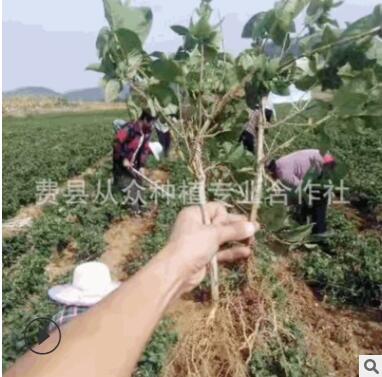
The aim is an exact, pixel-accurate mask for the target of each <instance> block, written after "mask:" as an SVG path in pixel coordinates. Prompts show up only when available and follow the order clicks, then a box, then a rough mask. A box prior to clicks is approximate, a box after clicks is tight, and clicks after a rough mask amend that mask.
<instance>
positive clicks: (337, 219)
mask: <svg viewBox="0 0 382 377" xmlns="http://www.w3.org/2000/svg"><path fill="white" fill-rule="evenodd" d="M279 111H283V109H279ZM285 111H287V108H286V110H285ZM113 115H114V116H115V117H116V116H117V115H120V114H101V115H100V116H99V117H98V115H97V114H87V115H81V117H80V120H81V122H82V123H81V124H82V125H84V127H85V129H92V126H91V125H94V124H98V125H99V130H103V132H104V135H105V137H104V139H105V140H103V141H102V143H100V142H99V141H97V145H96V146H95V145H93V146H92V147H91V149H88V151H90V152H87V153H90V154H91V155H93V154H95V155H97V156H102V155H104V154H105V153H107V151H108V150H109V148H110V135H109V132H110V127H109V124H110V119H112V118H114V116H113ZM70 118H71V117H69V119H70ZM42 119H44V118H42ZM48 119H56V117H55V116H54V117H52V118H50V117H48ZM75 119H78V118H77V117H75ZM56 121H57V122H58V120H56ZM77 121H78V120H77ZM103 123H104V124H103ZM33 124H34V125H35V127H37V121H36V123H32V127H33ZM102 124H103V125H102ZM79 134H81V133H79ZM98 134H99V132H98ZM26 135H27V134H24V136H22V135H19V140H21V138H22V137H24V140H25V139H26V138H27V136H26ZM374 136H375V134H373V135H372V134H365V135H362V137H361V138H360V137H358V143H354V142H353V143H352V140H351V138H347V139H346V140H343V138H341V139H339V140H338V143H339V144H338V148H339V150H341V151H343V152H344V151H346V155H347V156H348V161H347V162H348V164H349V165H350V166H354V167H356V166H360V165H359V164H358V161H359V158H361V159H363V160H364V161H367V160H368V158H370V154H368V152H367V150H366V149H365V150H364V152H363V153H361V150H360V148H359V147H358V145H359V144H364V145H367V144H368V143H372V142H373V141H374V142H375V140H377V139H378V138H375V137H374ZM284 137H287V136H285V135H284ZM61 139H62V140H61V141H62V143H63V144H62V145H69V144H70V143H69V141H70V140H72V134H71V133H66V134H62V135H61ZM92 140H94V139H92ZM315 143H316V141H315V135H314V134H307V135H306V139H305V140H304V141H299V143H296V144H295V145H291V146H290V150H294V149H297V148H300V147H304V146H305V145H306V146H310V147H316V146H317V145H316V144H315ZM343 144H345V145H354V147H353V148H352V149H345V148H341V149H340V145H343ZM335 145H337V142H336V143H335ZM89 148H90V146H89ZM96 148H98V150H96ZM39 151H40V149H39ZM356 151H357V153H355V152H356ZM369 153H372V155H375V150H374V152H371V151H370V152H369ZM82 155H83V156H84V157H85V155H84V152H83V151H82ZM174 157H175V156H173V157H172V158H171V160H172V159H174ZM67 158H68V156H67ZM171 160H170V161H167V162H164V163H161V164H160V165H159V166H158V165H157V164H156V163H151V166H150V169H151V170H156V169H160V170H161V171H164V172H170V176H169V178H170V181H171V182H172V183H174V184H179V185H180V184H181V183H182V182H184V181H185V180H188V179H191V178H190V175H189V172H188V171H187V169H186V167H185V166H184V165H183V164H182V163H180V162H175V161H171ZM86 161H87V162H88V163H87V164H89V163H90V162H91V159H87V160H86ZM87 164H86V163H84V166H86V165H87ZM360 173H361V174H366V173H365V172H364V171H362V169H361V171H360ZM367 174H368V177H369V178H368V180H367V181H363V182H360V181H354V182H355V184H354V185H353V183H351V185H350V186H351V191H350V193H349V194H350V195H351V194H353V193H354V192H356V193H357V194H360V193H363V194H365V195H366V194H368V195H370V194H374V195H371V196H370V200H371V203H373V204H374V203H379V202H378V200H379V199H378V198H379V197H380V194H381V193H380V191H378V190H377V191H376V192H370V191H369V181H370V179H372V178H371V177H373V176H378V175H379V174H380V169H378V167H377V168H371V169H370V170H368V171H367ZM110 176H111V164H110V160H109V161H108V162H105V164H104V165H103V166H102V167H100V169H99V170H98V171H96V172H95V174H94V175H92V176H89V177H87V178H86V186H87V190H88V194H89V195H90V197H91V198H94V197H95V195H96V190H97V185H98V182H99V180H101V182H103V187H104V188H106V181H107V179H108V178H110ZM354 176H356V174H354ZM351 182H353V181H351ZM362 183H363V184H362ZM115 195H118V194H115ZM378 195H379V196H378ZM368 198H369V196H368ZM148 200H149V199H148ZM181 208H182V203H181V201H180V200H174V201H172V202H171V203H170V204H169V203H168V202H167V200H164V199H162V200H160V201H159V203H158V207H157V209H156V213H157V215H156V217H155V225H154V227H153V228H151V231H150V233H148V234H147V235H145V236H142V237H141V238H140V239H139V244H138V246H137V250H135V251H134V253H132V254H130V255H129V256H128V258H127V259H126V260H125V261H124V262H123V270H124V271H125V275H124V276H125V278H127V277H128V276H131V275H132V274H133V273H134V272H136V271H137V270H139V268H141V266H143V265H144V264H145V263H147V261H148V260H149V259H150V258H151V257H152V256H153V255H155V253H157V252H158V250H159V249H160V247H161V246H162V245H164V244H165V242H166V239H167V237H168V234H169V230H170V227H171V224H172V222H173V221H174V220H175V217H176V214H177V213H178V211H179V210H180V209H181ZM347 208H348V209H349V208H350V211H351V213H356V214H358V216H361V217H357V219H359V218H360V219H362V216H366V212H365V211H368V212H367V214H368V215H369V216H371V215H372V214H374V211H375V208H376V207H374V206H373V207H372V208H371V207H369V206H368V207H367V208H363V209H362V212H359V211H358V210H357V209H356V208H355V207H351V206H350V207H349V206H347ZM346 215H347V213H346V211H345V212H344V210H343V209H342V208H332V209H331V211H330V217H329V224H330V227H331V229H334V230H335V232H336V234H337V236H336V237H335V238H333V240H332V241H330V243H329V245H327V246H326V249H325V250H323V249H316V250H314V251H310V252H306V251H295V252H293V253H291V254H290V262H291V266H292V267H290V268H292V271H293V275H294V276H295V278H294V279H299V278H301V279H304V280H305V281H306V284H308V285H307V286H310V287H312V289H314V291H315V292H316V293H317V294H318V295H319V297H321V298H325V301H330V302H332V304H331V305H344V304H345V305H351V306H353V307H360V308H366V307H367V308H372V307H376V306H378V305H379V302H380V291H379V289H380V288H379V287H380V286H381V284H382V280H381V277H382V254H381V247H382V246H381V237H380V235H378V233H375V232H374V231H373V229H372V227H371V225H369V226H370V228H367V226H366V228H363V230H360V229H359V228H357V227H358V226H359V223H357V222H355V221H354V219H352V218H351V217H350V219H349V218H348V217H347V216H346ZM126 216H128V212H127V211H126V209H124V208H120V207H119V206H116V205H115V204H113V203H108V204H106V205H105V204H102V205H101V204H99V203H93V202H92V201H91V200H90V201H89V202H88V203H87V204H86V205H85V204H81V203H77V204H67V202H66V201H65V200H64V197H61V198H60V199H59V201H58V204H57V205H56V206H52V207H50V208H47V209H46V210H45V211H44V214H43V216H42V217H41V218H40V219H38V220H37V221H36V222H35V223H34V224H33V226H32V228H31V229H29V230H28V231H27V232H26V233H21V234H20V235H18V236H15V237H13V238H10V239H6V240H4V241H3V328H4V335H3V347H4V348H3V349H4V357H3V366H4V367H6V366H8V365H9V364H10V363H12V362H13V361H14V360H15V359H16V358H17V357H18V356H20V355H21V354H22V353H23V352H25V345H24V343H23V325H24V324H25V323H27V322H28V320H31V319H32V318H34V317H35V316H36V315H39V316H41V315H47V316H49V315H53V314H54V312H55V311H56V310H57V308H56V306H55V305H54V304H53V303H52V302H50V301H49V300H48V299H47V295H46V292H47V289H48V287H49V286H51V285H52V284H56V283H58V282H63V281H67V280H68V279H69V278H70V272H71V271H72V270H73V268H74V266H75V264H76V263H79V262H81V261H88V260H97V259H99V258H100V257H102V255H103V254H104V253H105V252H106V251H107V249H108V245H107V242H105V238H104V234H105V232H107V230H108V229H109V228H110V227H113V223H117V224H118V222H119V221H122V219H123V218H126ZM366 217H367V216H366ZM143 221H145V220H143ZM375 221H376V220H375ZM373 224H374V225H376V224H377V223H373ZM126 231H127V232H129V230H128V229H127V230H126ZM68 255H69V258H68ZM283 255H284V254H283V253H282V254H280V249H279V248H276V249H272V247H270V246H269V244H268V243H267V242H266V241H265V240H264V239H263V238H262V236H259V242H258V246H257V248H256V256H257V259H258V265H257V268H258V272H257V274H258V276H257V277H256V280H257V282H258V284H260V285H261V286H262V287H263V288H262V289H263V291H261V292H258V295H259V297H260V299H261V300H265V301H264V302H263V304H262V305H265V302H267V300H271V299H272V300H275V302H276V309H275V310H276V311H277V313H278V314H277V315H278V316H280V318H284V319H283V320H282V323H279V325H280V326H282V328H283V331H285V334H284V335H283V338H282V348H280V347H281V346H280V344H279V340H278V339H277V338H273V337H271V338H269V339H264V340H263V341H261V342H260V344H259V346H258V348H256V350H254V351H253V355H252V357H251V361H250V363H249V368H250V375H253V376H257V375H259V373H263V374H260V375H264V376H268V375H269V376H270V374H266V373H265V371H266V370H279V369H280V368H281V369H283V368H289V369H290V370H295V373H297V374H296V375H298V376H300V375H301V376H322V377H324V376H326V373H327V369H325V368H326V367H324V365H323V364H322V361H321V360H320V359H319V358H318V357H317V356H314V357H313V356H312V355H311V354H310V352H309V350H307V349H306V345H307V344H310V342H312V339H311V337H314V334H313V333H312V334H310V333H309V332H308V334H307V335H304V332H305V330H306V326H309V324H307V323H304V318H299V317H298V315H297V313H295V312H294V311H293V310H291V308H290V303H289V302H290V300H292V302H293V300H296V298H295V297H294V292H293V291H291V287H290V283H289V282H286V283H285V282H284V280H283V279H285V274H286V273H287V272H286V271H285V270H284V268H285V267H282V266H283V264H284V263H285V256H283ZM60 260H62V262H57V261H60ZM57 263H59V264H60V263H61V264H63V265H64V267H66V268H62V266H61V271H59V273H56V274H53V275H52V272H51V271H52V266H55V264H57ZM280 269H281V270H280ZM280 274H281V275H280ZM293 275H291V276H293ZM223 276H224V281H223V282H222V284H223V285H224V286H227V289H229V291H230V293H229V295H230V296H229V297H231V295H233V296H234V297H235V296H237V295H240V294H242V293H240V292H242V289H243V288H242V287H243V284H244V285H245V281H246V277H245V274H244V270H243V269H242V268H238V269H233V270H231V269H228V270H224V271H223ZM280 276H281V277H280ZM288 278H289V279H290V278H291V277H290V276H289V277H288ZM280 279H281V280H280ZM280 282H281V285H280ZM299 284H300V283H299ZM307 286H306V287H307ZM306 287H305V289H307V288H306ZM305 294H307V293H305ZM193 297H194V300H195V305H200V304H197V303H198V302H200V300H202V302H204V300H205V297H208V282H206V284H205V285H204V286H202V287H201V288H200V289H198V290H197V291H196V292H195V293H194V296H193ZM202 297H204V298H202ZM311 300H314V299H313V298H311ZM317 302H318V301H317ZM317 302H316V303H315V301H312V302H311V304H314V305H316V304H317ZM298 304H299V305H300V304H301V303H300V302H298ZM202 305H205V304H202ZM198 310H200V309H199V308H197V307H196V308H193V309H192V310H191V313H180V314H179V313H175V314H173V315H171V313H170V315H169V316H168V317H167V318H166V319H165V320H164V321H163V322H162V324H161V325H160V326H159V328H158V330H157V332H156V333H155V335H154V337H153V339H152V341H151V343H150V345H149V346H148V348H147V349H146V351H145V354H144V355H143V357H142V359H141V361H140V363H139V366H138V369H137V372H136V375H137V376H159V375H161V373H162V374H163V373H164V374H165V375H169V376H172V375H175V374H174V370H173V368H175V369H176V368H177V367H178V368H183V367H184V365H183V362H184V359H183V357H185V356H184V355H183V352H185V350H184V349H182V343H181V335H180V333H179V330H178V328H177V325H176V323H177V320H180V319H181V318H182V317H183V316H185V317H186V318H187V316H188V315H190V316H191V315H195V313H196V314H197V313H198ZM264 310H266V313H265V314H264V315H271V313H268V312H267V311H268V310H269V308H268V309H264ZM354 310H356V309H354ZM354 313H356V311H355V312H354ZM339 315H340V314H339ZM179 317H180V318H179ZM339 318H341V317H340V316H338V319H339ZM183 320H184V319H183ZM253 320H255V317H254V319H253ZM332 320H333V321H335V320H337V317H336V315H335V314H334V315H333V319H332ZM317 321H318V319H317ZM328 325H329V326H332V323H328ZM355 325H358V322H357V320H356V314H354V326H355ZM191 330H192V329H191ZM193 331H196V330H195V329H194V330H193ZM264 331H266V330H265V329H264ZM378 331H379V332H378ZM380 333H382V329H380V328H379V330H378V328H377V332H376V334H377V335H378V334H380ZM263 335H264V336H265V333H264V334H263ZM263 335H261V336H263ZM346 336H347V335H346ZM364 336H368V335H367V334H365V335H364ZM376 342H377V343H376V345H375V346H373V347H377V346H378V340H377V339H376ZM183 346H184V345H183ZM178 347H179V348H178ZM334 349H335V348H334ZM372 349H375V348H372ZM283 352H286V353H287V355H289V356H286V360H285V359H284V356H283ZM315 352H324V351H323V350H321V349H320V350H318V351H317V350H316V351H315ZM348 352H350V353H351V352H355V350H354V349H349V350H348ZM182 355H183V356H182ZM323 357H327V355H323ZM331 357H334V356H332V355H331ZM340 357H341V356H338V359H336V360H335V361H333V362H336V363H339V364H340V373H342V369H341V368H342V367H341V365H344V364H346V363H347V362H348V359H347V358H346V357H344V358H343V359H340ZM169 360H172V362H171V365H172V366H171V368H169V367H168V366H167V363H168V361H169ZM173 363H174V364H173ZM176 366H177V367H176ZM281 369H280V370H281ZM267 373H268V372H267ZM276 375H278V374H276ZM339 375H342V374H339Z"/></svg>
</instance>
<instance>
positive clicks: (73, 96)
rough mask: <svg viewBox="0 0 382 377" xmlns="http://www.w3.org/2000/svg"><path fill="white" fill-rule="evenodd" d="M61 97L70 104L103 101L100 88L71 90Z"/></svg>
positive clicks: (103, 97)
mask: <svg viewBox="0 0 382 377" xmlns="http://www.w3.org/2000/svg"><path fill="white" fill-rule="evenodd" d="M62 96H63V97H65V98H66V99H67V100H68V101H71V102H78V101H85V102H103V101H104V100H105V96H104V93H103V90H102V88H88V89H79V90H72V91H70V92H66V93H64V94H63V95H62Z"/></svg>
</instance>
